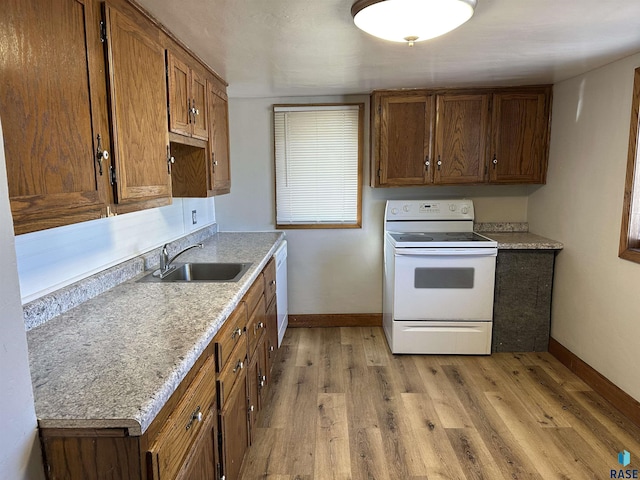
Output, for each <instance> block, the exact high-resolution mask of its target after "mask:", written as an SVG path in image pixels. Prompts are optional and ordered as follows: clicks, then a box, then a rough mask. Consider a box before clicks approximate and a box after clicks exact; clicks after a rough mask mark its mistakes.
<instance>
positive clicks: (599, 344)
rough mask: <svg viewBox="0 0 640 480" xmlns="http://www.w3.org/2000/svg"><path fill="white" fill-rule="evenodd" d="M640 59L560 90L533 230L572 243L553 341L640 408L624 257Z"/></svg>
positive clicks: (632, 293)
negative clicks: (629, 152) (625, 197)
mask: <svg viewBox="0 0 640 480" xmlns="http://www.w3.org/2000/svg"><path fill="white" fill-rule="evenodd" d="M638 66H640V55H634V56H632V57H628V58H626V59H623V60H621V61H618V62H615V63H613V64H610V65H607V66H605V67H603V68H600V69H598V70H595V71H592V72H590V73H587V74H586V75H582V76H579V77H577V78H574V79H571V80H568V81H565V82H562V83H559V84H557V85H556V86H555V87H554V103H553V120H552V129H551V151H550V159H549V171H548V182H547V185H546V186H545V187H543V188H541V189H539V190H538V191H536V192H534V193H533V194H532V195H531V196H530V198H529V223H530V227H531V229H532V230H533V231H535V232H537V233H539V234H541V235H545V236H548V237H551V238H553V239H556V240H559V241H561V242H563V243H564V245H565V248H564V250H563V251H562V252H561V253H560V254H559V255H558V257H557V263H556V273H555V283H554V294H553V311H552V325H551V333H552V336H553V338H555V339H556V340H558V341H559V342H560V343H561V344H563V345H564V346H565V347H567V348H568V349H569V350H571V351H572V352H573V353H575V354H576V355H577V356H579V357H580V358H581V359H582V360H584V361H585V362H587V363H588V364H589V365H591V366H592V367H593V368H595V369H596V370H597V371H598V372H600V373H601V374H602V375H604V376H605V377H607V378H608V379H609V380H611V381H612V382H613V383H615V384H616V385H617V386H619V387H620V388H621V389H622V390H624V391H625V392H627V393H628V394H630V395H631V396H633V397H634V398H635V399H636V400H640V370H639V369H638V368H637V366H638V365H640V302H639V301H638V293H639V292H640V289H639V285H640V265H638V264H636V263H632V262H629V261H626V260H621V259H619V258H618V243H619V239H620V223H621V217H622V200H623V192H624V182H625V169H626V163H627V148H628V142H629V120H630V116H631V97H632V87H633V75H634V69H635V68H636V67H638Z"/></svg>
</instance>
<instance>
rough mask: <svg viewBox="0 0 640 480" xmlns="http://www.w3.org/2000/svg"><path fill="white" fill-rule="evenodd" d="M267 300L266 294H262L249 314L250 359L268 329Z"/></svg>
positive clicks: (248, 338)
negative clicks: (266, 316) (265, 298)
mask: <svg viewBox="0 0 640 480" xmlns="http://www.w3.org/2000/svg"><path fill="white" fill-rule="evenodd" d="M265 310H266V307H265V301H264V295H261V296H260V299H259V301H258V304H257V305H256V308H255V309H254V310H253V312H251V315H249V322H248V323H247V341H248V342H249V359H252V358H253V353H254V352H255V350H256V347H257V346H258V341H259V340H260V338H261V337H262V335H263V334H264V332H265V330H266V318H265Z"/></svg>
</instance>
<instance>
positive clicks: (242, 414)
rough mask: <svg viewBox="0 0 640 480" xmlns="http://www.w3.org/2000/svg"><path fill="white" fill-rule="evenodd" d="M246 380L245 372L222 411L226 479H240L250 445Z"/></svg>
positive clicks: (224, 472) (221, 424) (222, 443)
mask: <svg viewBox="0 0 640 480" xmlns="http://www.w3.org/2000/svg"><path fill="white" fill-rule="evenodd" d="M246 380H247V377H246V374H243V376H242V378H241V379H239V381H238V382H236V384H235V386H234V387H233V390H232V391H231V394H230V395H229V397H228V398H227V402H226V404H225V406H224V408H223V409H222V411H221V412H220V433H221V435H220V438H221V445H220V451H221V456H222V461H223V474H224V476H225V478H226V480H237V479H238V473H239V472H240V466H241V465H242V459H243V458H244V454H245V452H246V450H247V447H248V446H249V432H248V428H247V390H246Z"/></svg>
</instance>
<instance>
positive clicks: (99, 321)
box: [27, 232, 284, 435]
mask: <svg viewBox="0 0 640 480" xmlns="http://www.w3.org/2000/svg"><path fill="white" fill-rule="evenodd" d="M283 239H284V234H283V233H281V232H265V233H262V232H259V233H258V232H256V233H218V234H215V235H214V236H213V237H211V238H210V239H209V240H207V241H205V242H204V248H203V249H194V250H190V251H189V252H187V253H185V254H184V255H183V256H181V257H180V259H179V260H178V261H179V262H187V261H194V262H252V263H253V265H252V266H251V268H250V269H249V270H248V271H247V272H246V273H245V275H244V276H243V277H242V278H241V279H240V281H238V282H236V283H144V282H136V280H137V279H139V278H140V277H142V275H141V276H139V277H136V278H135V279H133V280H131V281H128V282H125V283H123V284H121V285H118V286H116V287H115V288H112V289H111V290H108V291H107V292H105V293H103V294H101V295H99V296H97V297H95V298H93V299H91V300H89V301H87V302H85V303H83V304H81V305H79V306H78V307H75V308H73V309H71V310H69V311H68V312H66V313H63V314H62V315H60V316H58V317H55V318H53V319H51V320H49V321H48V322H47V323H45V324H43V325H41V326H39V327H36V328H34V329H32V330H30V331H28V332H27V340H28V344H29V357H30V366H31V377H32V382H33V390H34V396H35V406H36V415H37V417H38V421H39V424H40V426H41V427H43V428H127V429H128V430H129V433H130V435H141V434H142V433H144V432H145V430H146V429H147V427H148V426H149V425H150V424H151V422H152V421H153V419H154V418H155V416H156V415H157V414H158V412H159V411H160V409H161V408H162V407H163V406H164V404H165V402H166V401H167V400H168V399H169V397H170V396H171V394H172V393H173V392H174V391H175V389H176V388H177V386H178V385H179V384H180V382H181V381H182V379H183V378H184V377H185V375H186V374H187V373H188V371H189V370H190V369H191V367H192V366H193V365H194V363H195V361H196V360H197V359H198V357H199V356H200V354H201V353H202V352H203V351H204V349H205V348H206V347H207V345H208V344H209V343H210V341H211V340H212V339H213V336H214V335H215V334H216V332H217V331H218V330H219V328H220V326H221V325H222V324H223V323H224V321H225V320H226V318H227V317H228V316H229V314H230V313H231V312H232V311H233V309H234V308H235V307H236V306H237V305H238V303H239V302H240V300H241V298H242V296H243V295H244V294H245V293H246V291H247V290H248V289H249V287H250V286H251V284H252V283H253V281H254V280H255V279H256V277H257V276H258V274H259V273H260V271H261V270H262V269H263V267H264V266H265V265H266V263H267V261H268V260H269V259H270V258H271V256H272V255H273V254H274V252H275V250H276V249H277V247H278V246H279V245H280V243H281V242H282V240H283ZM146 273H148V272H146Z"/></svg>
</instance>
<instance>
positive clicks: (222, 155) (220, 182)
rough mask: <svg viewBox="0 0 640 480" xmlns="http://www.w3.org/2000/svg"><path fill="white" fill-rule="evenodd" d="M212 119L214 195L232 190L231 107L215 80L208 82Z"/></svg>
mask: <svg viewBox="0 0 640 480" xmlns="http://www.w3.org/2000/svg"><path fill="white" fill-rule="evenodd" d="M207 86H208V103H209V119H210V128H209V132H210V141H209V148H210V151H211V170H210V171H209V175H210V182H209V189H210V190H211V193H212V194H213V195H220V194H224V193H229V192H230V191H231V165H230V162H229V107H228V101H227V94H226V93H225V92H224V91H223V90H222V89H221V88H220V86H219V85H218V84H217V82H216V83H214V82H207Z"/></svg>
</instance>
